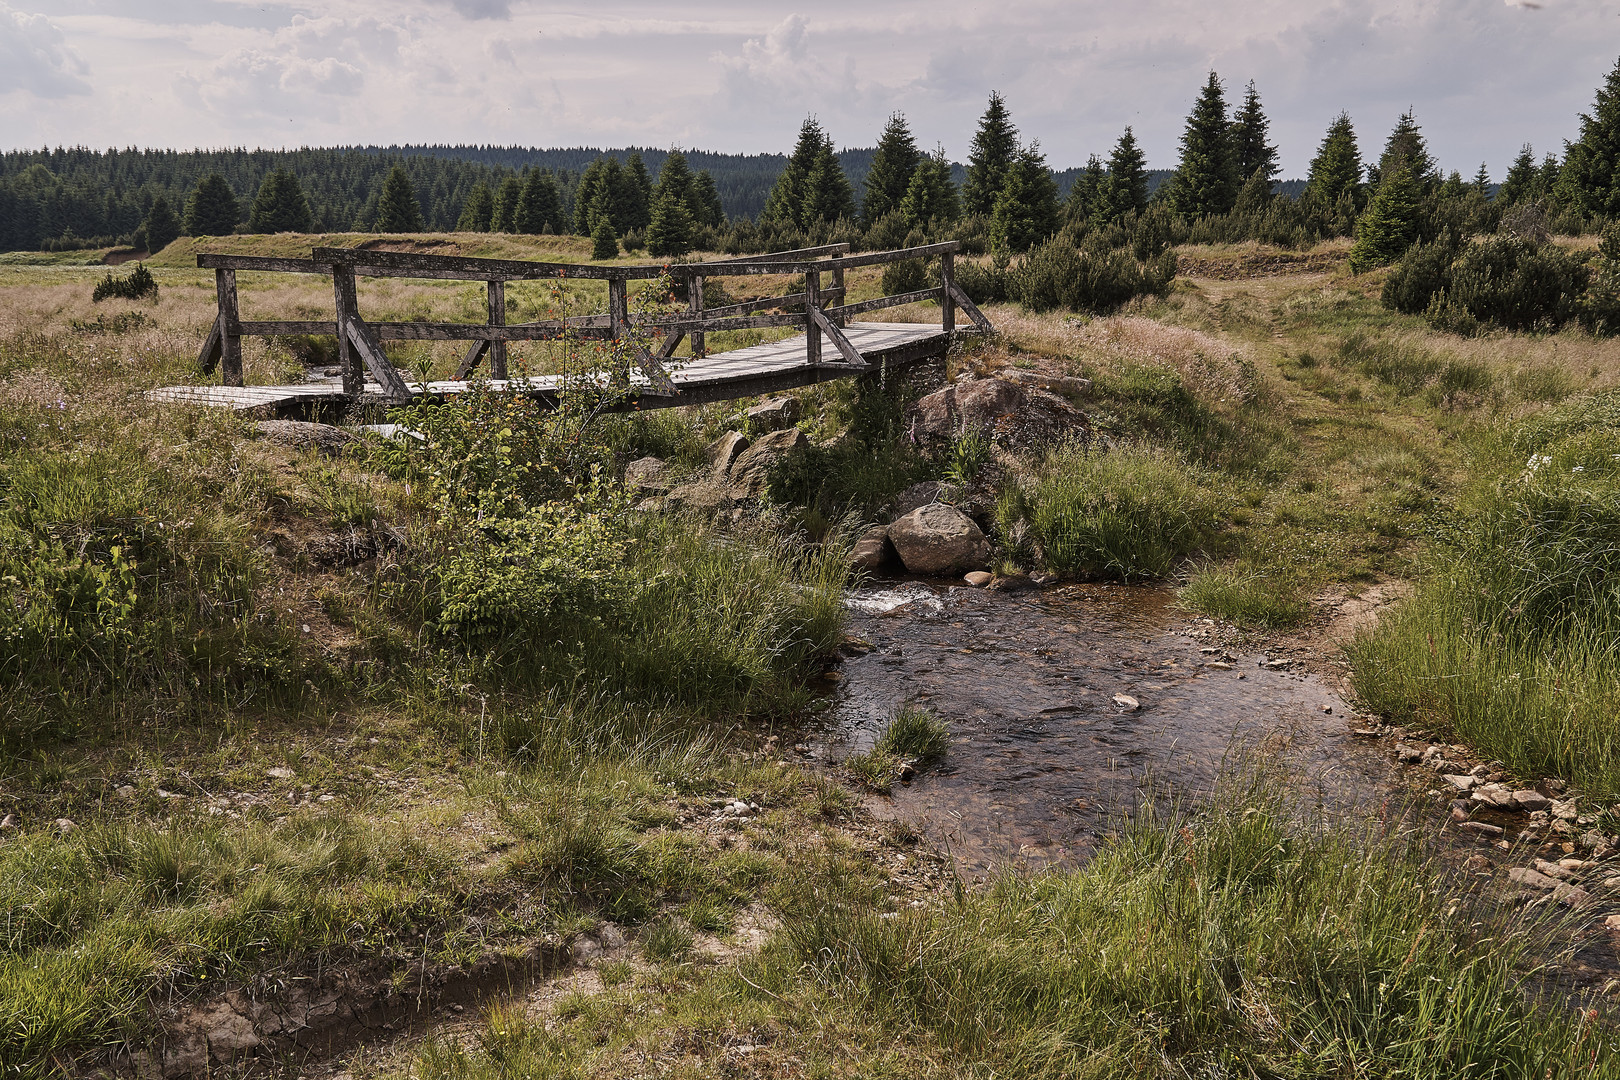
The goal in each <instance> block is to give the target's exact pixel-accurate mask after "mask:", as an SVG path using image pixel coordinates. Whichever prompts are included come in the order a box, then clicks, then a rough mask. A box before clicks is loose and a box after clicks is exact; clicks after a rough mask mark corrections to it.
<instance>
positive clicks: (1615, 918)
mask: <svg viewBox="0 0 1620 1080" xmlns="http://www.w3.org/2000/svg"><path fill="white" fill-rule="evenodd" d="M1603 925H1604V926H1607V927H1608V928H1609V929H1610V930H1620V915H1610V916H1609V917H1608V918H1607V919H1604V920H1603Z"/></svg>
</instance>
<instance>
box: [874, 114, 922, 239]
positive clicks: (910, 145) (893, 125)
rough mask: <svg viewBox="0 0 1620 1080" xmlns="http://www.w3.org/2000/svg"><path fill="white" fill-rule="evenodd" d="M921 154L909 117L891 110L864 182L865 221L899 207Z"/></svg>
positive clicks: (879, 216)
mask: <svg viewBox="0 0 1620 1080" xmlns="http://www.w3.org/2000/svg"><path fill="white" fill-rule="evenodd" d="M921 158H922V154H921V153H920V152H919V151H918V150H917V142H916V140H915V139H913V138H912V137H911V129H910V128H909V127H907V126H906V118H905V117H904V116H901V115H900V114H899V113H892V114H890V116H889V122H888V123H887V124H885V125H884V127H883V134H882V135H881V136H879V138H878V145H877V152H876V153H874V154H873V155H872V168H871V170H870V171H868V172H867V174H866V179H865V181H863V183H862V185H861V186H862V189H863V195H862V198H861V223H862V224H863V225H865V226H866V227H867V228H871V227H872V226H873V225H874V224H875V223H876V222H877V220H878V219H879V218H881V217H883V215H885V214H887V213H889V212H890V211H891V210H898V209H899V208H900V203H901V202H902V201H903V200H904V199H905V197H906V191H907V190H908V189H909V188H910V187H911V177H912V174H913V173H915V172H916V171H917V162H918V161H919V160H920V159H921Z"/></svg>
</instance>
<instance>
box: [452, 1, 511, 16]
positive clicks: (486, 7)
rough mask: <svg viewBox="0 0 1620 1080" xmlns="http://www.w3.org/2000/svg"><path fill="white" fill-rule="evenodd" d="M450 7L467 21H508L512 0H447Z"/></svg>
mask: <svg viewBox="0 0 1620 1080" xmlns="http://www.w3.org/2000/svg"><path fill="white" fill-rule="evenodd" d="M449 3H450V6H451V7H453V8H455V9H456V11H458V12H460V13H461V14H462V15H464V16H466V17H467V18H469V19H510V18H511V17H512V0H449Z"/></svg>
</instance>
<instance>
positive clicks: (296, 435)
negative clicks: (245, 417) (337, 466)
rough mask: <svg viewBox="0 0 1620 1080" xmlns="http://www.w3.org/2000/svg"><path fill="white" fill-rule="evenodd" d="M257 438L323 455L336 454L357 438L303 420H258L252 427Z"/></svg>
mask: <svg viewBox="0 0 1620 1080" xmlns="http://www.w3.org/2000/svg"><path fill="white" fill-rule="evenodd" d="M253 429H254V430H255V431H257V432H258V433H259V438H261V439H263V440H265V441H266V442H273V443H275V444H276V445H277V446H286V447H290V448H291V449H294V450H319V451H320V452H321V453H323V454H337V453H340V452H342V450H343V448H344V447H345V446H347V445H349V444H350V443H352V442H354V441H355V440H357V439H358V438H359V436H358V435H356V434H354V433H353V432H352V431H344V430H343V429H342V428H340V427H333V426H332V425H331V424H312V423H309V422H308V421H304V420H260V421H258V422H257V423H255V424H254V425H253Z"/></svg>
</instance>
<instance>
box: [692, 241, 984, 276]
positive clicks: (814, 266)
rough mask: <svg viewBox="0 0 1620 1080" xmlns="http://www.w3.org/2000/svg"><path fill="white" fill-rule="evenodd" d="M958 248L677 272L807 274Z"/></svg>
mask: <svg viewBox="0 0 1620 1080" xmlns="http://www.w3.org/2000/svg"><path fill="white" fill-rule="evenodd" d="M961 247H962V244H961V241H959V240H947V241H945V242H943V243H939V244H924V245H922V246H921V247H914V248H899V249H897V250H895V251H874V252H870V253H868V254H865V255H849V256H838V257H836V258H832V259H823V260H821V261H819V262H806V261H802V260H800V261H782V262H748V263H745V262H709V263H684V264H681V266H680V269H681V272H682V273H686V274H705V275H709V276H714V277H741V276H746V275H753V274H807V273H809V272H810V271H811V270H836V269H838V268H839V267H843V268H844V269H846V270H853V269H855V268H857V267H861V266H877V265H879V264H881V263H891V262H900V261H901V260H904V259H925V258H927V257H929V256H930V255H942V254H944V253H945V252H947V251H949V252H955V251H959V250H960V249H961ZM671 269H672V270H673V269H674V268H673V267H672V268H671Z"/></svg>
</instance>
